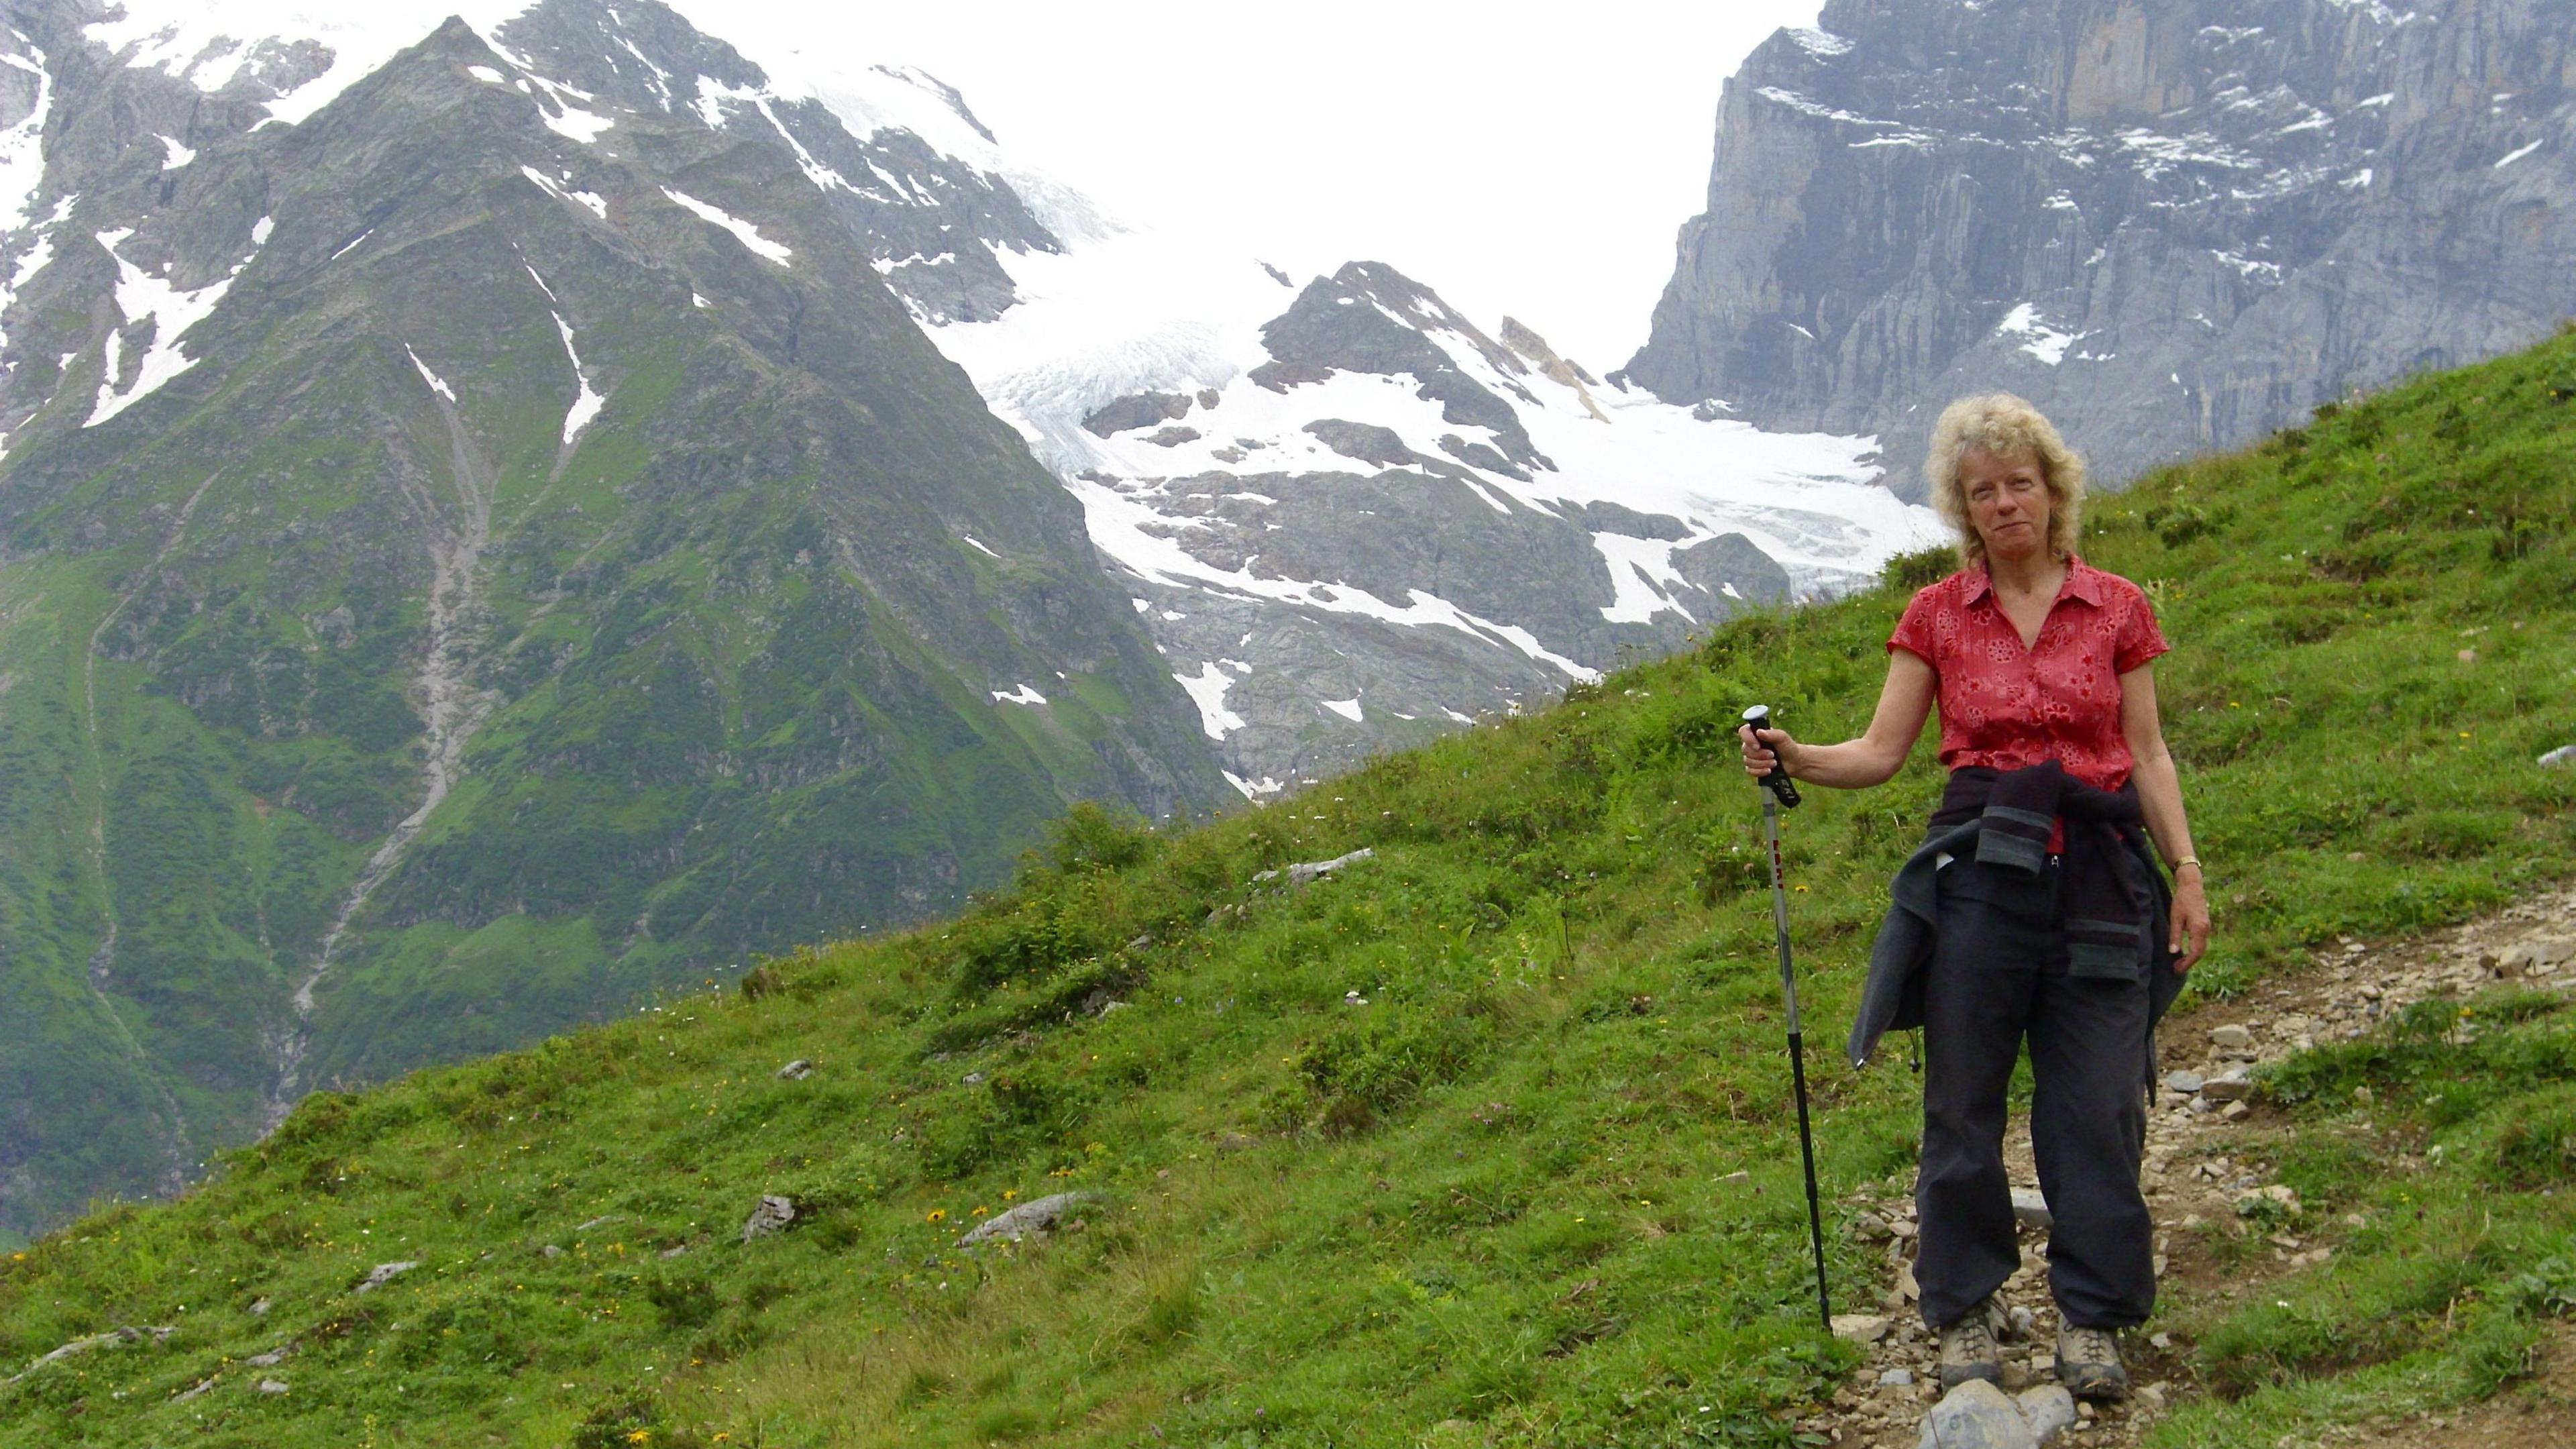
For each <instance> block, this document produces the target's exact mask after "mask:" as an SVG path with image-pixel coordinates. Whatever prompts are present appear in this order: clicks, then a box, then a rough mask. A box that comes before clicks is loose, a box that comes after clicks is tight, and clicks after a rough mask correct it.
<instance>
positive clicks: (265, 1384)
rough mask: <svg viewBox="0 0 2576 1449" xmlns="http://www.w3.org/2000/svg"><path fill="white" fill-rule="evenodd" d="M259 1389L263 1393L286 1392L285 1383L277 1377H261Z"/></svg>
mask: <svg viewBox="0 0 2576 1449" xmlns="http://www.w3.org/2000/svg"><path fill="white" fill-rule="evenodd" d="M259 1391H260V1392H261V1393H263V1394H282V1393H285V1392H286V1385H285V1383H284V1382H283V1381H282V1380H278V1379H261V1380H260V1381H259Z"/></svg>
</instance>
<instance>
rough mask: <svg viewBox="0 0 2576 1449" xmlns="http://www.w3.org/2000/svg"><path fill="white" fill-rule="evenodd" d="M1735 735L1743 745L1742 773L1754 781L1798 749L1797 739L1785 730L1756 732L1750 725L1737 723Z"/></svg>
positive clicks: (1769, 771) (1768, 772)
mask: <svg viewBox="0 0 2576 1449" xmlns="http://www.w3.org/2000/svg"><path fill="white" fill-rule="evenodd" d="M1735 737H1736V739H1737V740H1738V741H1740V742H1741V743H1742V744H1743V746H1744V773H1746V774H1748V775H1751V776H1752V777H1753V778H1754V779H1755V780H1756V781H1759V780H1761V779H1762V778H1763V777H1764V776H1766V775H1768V774H1770V773H1771V770H1772V767H1773V766H1775V765H1777V764H1779V763H1780V762H1781V761H1783V760H1785V759H1787V758H1788V757H1789V756H1790V755H1793V754H1796V753H1797V751H1798V742H1797V740H1795V739H1793V738H1791V737H1790V734H1789V732H1788V731H1787V730H1763V731H1761V732H1760V733H1759V734H1756V733H1755V732H1754V729H1753V726H1751V725H1737V726H1736V727H1735ZM1793 773H1794V772H1793Z"/></svg>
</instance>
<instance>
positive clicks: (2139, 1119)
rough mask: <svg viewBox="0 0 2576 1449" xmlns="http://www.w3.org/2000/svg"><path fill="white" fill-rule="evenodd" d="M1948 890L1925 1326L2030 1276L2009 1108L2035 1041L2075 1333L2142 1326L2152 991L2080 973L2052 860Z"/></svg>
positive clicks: (1934, 1036)
mask: <svg viewBox="0 0 2576 1449" xmlns="http://www.w3.org/2000/svg"><path fill="white" fill-rule="evenodd" d="M1938 880H1939V882H1940V918H1939V932H1938V937H1937V939H1936V941H1935V943H1934V946H1933V951H1932V960H1931V963H1930V965H1929V967H1928V968H1927V977H1926V981H1925V987H1924V1006H1923V1011H1924V1023H1923V1156H1922V1162H1921V1172H1920V1176H1919V1178H1918V1181H1917V1184H1916V1187H1915V1208H1916V1211H1917V1212H1918V1213H1919V1214H1920V1216H1921V1221H1922V1238H1923V1241H1922V1248H1921V1252H1920V1255H1919V1257H1918V1259H1917V1261H1916V1264H1915V1279H1916V1282H1917V1283H1918V1284H1920V1286H1921V1288H1922V1293H1923V1300H1922V1306H1923V1320H1924V1322H1925V1323H1926V1324H1928V1325H1930V1326H1932V1327H1934V1328H1940V1327H1944V1326H1946V1325H1948V1324H1951V1323H1955V1322H1957V1321H1958V1320H1959V1319H1961V1318H1964V1317H1966V1316H1967V1312H1968V1310H1969V1309H1970V1308H1972V1307H1974V1306H1975V1305H1976V1304H1977V1303H1978V1302H1979V1301H1980V1300H1982V1299H1984V1298H1985V1297H1986V1295H1988V1294H1990V1293H1992V1292H1994V1291H1995V1290H1996V1289H1998V1288H2000V1287H2002V1286H2003V1282H2004V1279H2005V1278H2007V1277H2009V1276H2010V1275H2011V1274H2012V1273H2013V1272H2014V1271H2015V1270H2017V1269H2018V1268H2020V1266H2021V1249H2020V1246H2019V1244H2018V1242H2017V1241H2016V1239H2015V1237H2014V1232H2013V1211H2012V1190H2011V1187H2010V1185H2009V1183H2008V1182H2007V1180H2006V1178H2005V1176H2004V1158H2003V1144H2004V1094H2005V1089H2006V1088H2007V1086H2008V1085H2009V1084H2010V1082H2011V1080H2012V1072H2013V1065H2014V1062H2015V1060H2016V1059H2017V1058H2018V1057H2019V1056H2020V1054H2021V1047H2022V1043H2023V1041H2024V1040H2025V1039H2027V1040H2028V1042H2029V1044H2030V1061H2031V1074H2032V1078H2033V1092H2032V1097H2031V1111H2030V1136H2031V1147H2032V1150H2033V1153H2034V1155H2035V1156H2036V1157H2037V1158H2038V1160H2039V1186H2040V1191H2041V1192H2042V1193H2043V1194H2045V1195H2046V1197H2047V1199H2048V1208H2049V1215H2050V1216H2051V1218H2052V1219H2054V1226H2053V1227H2052V1228H2051V1229H2050V1231H2049V1238H2048V1263H2049V1269H2048V1281H2049V1287H2050V1289H2051V1290H2052V1291H2053V1292H2054V1293H2055V1294H2056V1298H2057V1305H2058V1309H2059V1311H2060V1314H2061V1315H2062V1317H2063V1318H2064V1320H2065V1321H2066V1322H2067V1323H2068V1324H2071V1325H2073V1326H2075V1327H2078V1328H2128V1327H2132V1326H2134V1325H2136V1324H2139V1323H2142V1322H2144V1321H2145V1320H2146V1317H2147V1313H2148V1310H2150V1309H2151V1308H2153V1307H2154V1306H2155V1297H2156V1277H2155V1245H2154V1229H2153V1227H2152V1226H2151V1225H2150V1223H2149V1221H2148V1218H2147V1204H2146V1199H2145V1198H2144V1197H2143V1196H2142V1195H2141V1194H2140V1192H2139V1190H2138V1162H2139V1157H2140V1155H2141V1153H2143V1152H2144V1150H2145V1147H2146V1134H2147V1113H2146V1099H2145V1093H2144V1091H2143V1090H2142V1083H2141V1081H2140V1076H2141V1067H2142V1063H2143V1062H2144V1061H2145V1054H2146V1050H2147V1043H2146V1037H2147V1030H2148V1007H2147V985H2146V982H2145V981H2144V980H2142V979H2139V978H2137V977H2136V976H2134V975H2121V976H2092V977H2087V976H2078V975H2075V974H2074V973H2073V971H2072V969H2071V967H2070V964H2069V960H2068V952H2067V944H2066V930H2065V908H2064V890H2063V886H2062V883H2061V881H2060V879H2059V874H2058V864H2057V861H2056V859H2055V858H2054V857H2052V858H2051V859H2050V860H2049V863H2048V864H2047V865H2046V866H2045V867H2043V868H2042V869H2041V871H2040V872H2039V874H2038V876H2037V877H2036V878H2034V877H2033V876H2031V875H2030V874H2028V873H2027V872H2017V871H2012V870H2008V869H2006V868H2004V867H2000V866H1994V865H1983V864H1979V863H1978V862H1977V861H1975V860H1973V859H1970V858H1967V857H1961V858H1958V859H1955V860H1953V861H1951V862H1950V863H1949V864H1947V865H1945V866H1943V867H1941V869H1940V872H1939V875H1938Z"/></svg>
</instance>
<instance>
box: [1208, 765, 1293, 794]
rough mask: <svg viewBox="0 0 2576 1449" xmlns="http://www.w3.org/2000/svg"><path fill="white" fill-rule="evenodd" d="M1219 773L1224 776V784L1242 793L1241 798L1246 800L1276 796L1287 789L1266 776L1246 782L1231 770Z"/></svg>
mask: <svg viewBox="0 0 2576 1449" xmlns="http://www.w3.org/2000/svg"><path fill="white" fill-rule="evenodd" d="M1220 773H1222V774H1223V775H1224V776H1225V782H1226V783H1227V784H1229V785H1232V786H1233V787H1234V788H1236V789H1237V790H1240V791H1242V792H1243V798H1244V799H1246V800H1258V799H1261V798H1262V797H1263V796H1265V795H1276V794H1278V793H1279V792H1280V791H1282V790H1285V789H1287V788H1288V787H1287V786H1286V785H1284V784H1281V783H1280V782H1279V781H1277V780H1273V779H1271V778H1269V777H1268V776H1266V775H1265V776H1263V777H1262V778H1260V779H1258V780H1247V779H1245V778H1243V777H1242V776H1241V775H1238V774H1236V773H1235V772H1233V771H1232V770H1225V771H1221V772H1220Z"/></svg>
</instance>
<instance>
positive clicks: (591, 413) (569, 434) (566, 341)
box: [522, 263, 608, 448]
mask: <svg viewBox="0 0 2576 1449" xmlns="http://www.w3.org/2000/svg"><path fill="white" fill-rule="evenodd" d="M522 265H524V263H523V264H522ZM528 275H529V276H530V277H531V278H533V279H534V280H535V282H536V284H537V290H538V291H540V292H543V293H545V294H546V300H547V301H548V302H552V303H554V305H555V307H561V306H562V305H563V303H562V302H561V301H560V300H559V299H557V298H556V296H555V289H554V288H552V287H549V286H547V285H546V279H545V278H543V277H540V276H538V275H537V269H536V268H534V267H529V268H528ZM546 315H547V316H549V317H552V318H553V319H555V332H556V334H557V335H558V336H560V337H562V338H563V350H564V357H565V358H566V359H567V360H569V361H570V362H571V363H572V385H573V395H572V406H571V407H570V408H568V409H566V410H565V412H564V421H563V445H564V446H565V447H567V448H569V447H571V446H572V440H573V439H574V438H576V437H579V436H580V435H581V430H582V429H584V428H586V427H589V426H590V420H591V419H592V418H595V417H597V416H599V410H600V409H601V408H602V407H604V406H606V405H607V402H608V399H607V398H605V397H603V396H601V395H600V394H599V393H598V392H597V391H596V390H595V389H593V388H592V387H591V385H590V373H589V372H588V371H586V370H585V369H584V368H583V367H582V365H581V354H580V353H579V352H577V351H575V350H573V345H572V324H571V323H569V322H566V321H565V320H564V315H563V313H561V312H560V311H556V310H554V308H548V309H547V311H546Z"/></svg>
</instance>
